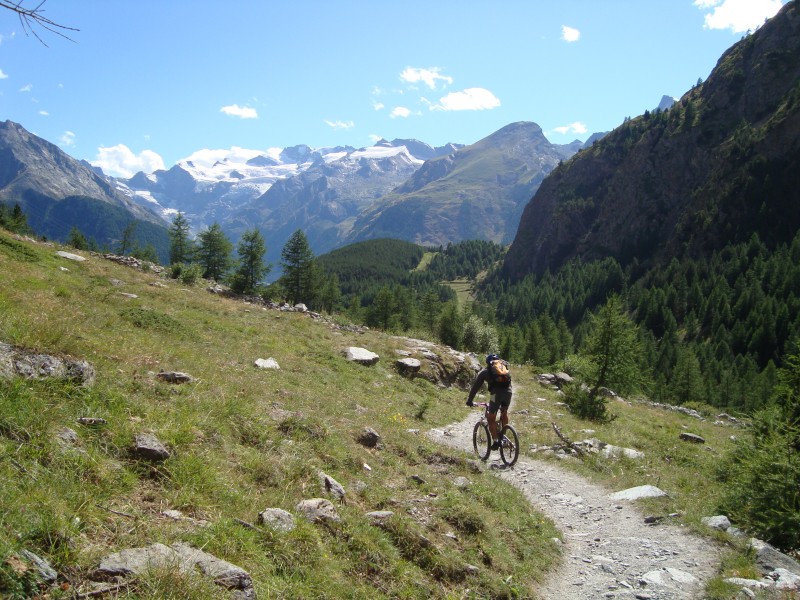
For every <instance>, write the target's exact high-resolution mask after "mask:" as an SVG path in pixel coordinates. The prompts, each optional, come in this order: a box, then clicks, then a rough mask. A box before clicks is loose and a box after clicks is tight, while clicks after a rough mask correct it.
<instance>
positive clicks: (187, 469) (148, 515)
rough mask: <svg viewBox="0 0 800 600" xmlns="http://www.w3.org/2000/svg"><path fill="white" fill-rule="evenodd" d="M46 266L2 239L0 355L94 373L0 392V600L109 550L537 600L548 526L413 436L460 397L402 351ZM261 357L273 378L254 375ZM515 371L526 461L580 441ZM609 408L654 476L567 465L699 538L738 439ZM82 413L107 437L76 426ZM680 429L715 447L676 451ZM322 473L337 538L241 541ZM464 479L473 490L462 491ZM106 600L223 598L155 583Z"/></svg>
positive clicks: (381, 589)
mask: <svg viewBox="0 0 800 600" xmlns="http://www.w3.org/2000/svg"><path fill="white" fill-rule="evenodd" d="M56 250H57V248H56V247H54V246H52V245H45V244H34V243H31V242H25V241H19V240H16V239H13V238H12V237H10V236H9V235H8V234H7V233H5V232H1V231H0V284H2V285H0V341H2V342H5V343H8V344H12V345H14V346H15V347H19V348H24V349H27V350H32V351H36V352H41V353H49V354H55V355H70V356H73V357H77V358H82V359H86V360H88V361H89V362H90V363H91V364H92V365H93V366H94V367H95V369H96V371H97V377H96V382H95V384H94V385H93V386H92V387H90V388H83V387H80V386H77V385H75V384H71V383H63V382H62V383H59V382H53V381H31V380H22V379H19V378H16V379H11V380H0V456H2V457H4V459H3V460H0V481H2V485H0V506H2V507H3V509H2V510H1V511H0V565H2V566H0V592H2V593H3V594H5V595H7V596H10V597H14V596H13V595H11V592H9V590H11V589H12V587H10V586H12V584H14V585H17V588H15V589H17V590H20V589H22V587H20V586H21V585H22V584H21V583H20V581H19V579H20V577H19V576H18V574H15V573H14V571H13V569H11V568H10V567H9V563H8V562H6V561H5V557H7V556H9V555H11V554H15V553H18V552H19V551H21V550H22V549H28V550H30V551H33V552H35V553H37V554H38V555H40V556H43V557H46V558H47V559H48V560H49V561H50V563H51V564H52V565H53V566H54V568H56V570H57V571H58V572H59V575H60V581H61V582H63V583H64V587H65V589H64V590H63V591H54V592H52V593H51V597H53V598H57V597H71V594H73V593H75V592H77V591H85V589H86V587H85V585H86V584H85V581H86V578H87V577H88V575H89V574H90V573H91V572H92V571H93V570H94V569H95V568H96V567H97V564H98V561H99V560H100V559H101V558H102V557H104V556H106V555H108V554H110V553H111V552H115V551H119V550H122V549H125V548H131V547H140V546H146V545H149V544H152V543H155V542H161V543H165V544H170V543H174V542H177V541H183V542H187V543H189V544H191V545H193V546H196V547H202V548H203V549H204V550H205V551H206V552H209V553H211V554H214V555H215V556H217V557H219V558H223V559H225V560H227V561H230V562H232V563H234V564H237V565H239V566H241V567H242V568H244V569H246V570H247V571H248V572H249V573H250V574H251V575H252V577H253V580H254V583H255V589H256V592H257V594H258V597H259V598H278V597H280V598H309V597H314V598H340V597H351V598H376V597H386V598H397V597H402V598H446V597H465V596H467V595H469V594H472V595H474V596H476V597H493V598H513V597H521V598H527V597H535V590H536V587H537V584H536V582H537V581H539V580H541V579H542V578H543V577H545V575H546V572H547V571H548V569H551V568H553V567H554V566H555V565H556V564H557V562H558V560H559V550H558V548H557V546H556V545H554V544H553V543H552V541H551V539H552V538H554V537H557V536H558V535H559V534H558V532H556V531H555V530H554V529H553V528H552V525H551V524H550V523H549V522H548V521H547V520H545V519H544V518H543V517H542V516H541V514H539V513H538V512H536V511H535V510H533V509H532V508H531V506H530V504H528V503H527V501H526V500H525V499H524V498H523V497H522V495H521V494H520V493H518V492H517V491H516V490H515V489H513V488H511V487H510V486H508V485H507V484H505V483H503V482H501V481H499V480H497V479H496V478H494V477H492V476H491V475H490V474H489V473H487V472H486V471H484V470H480V471H476V470H475V469H474V465H473V464H471V463H470V462H469V461H468V457H465V456H463V455H460V454H455V453H453V452H452V451H450V450H446V449H443V448H441V447H439V446H436V445H434V444H433V443H432V442H430V441H428V440H427V439H426V437H425V436H424V431H426V430H427V429H430V428H432V427H436V426H442V425H444V424H447V423H450V422H452V421H454V420H456V419H461V418H462V417H464V416H465V415H466V414H467V413H466V410H467V409H465V408H464V407H463V401H464V397H465V392H464V391H463V390H462V389H459V388H458V387H456V386H454V387H451V388H444V387H441V386H438V385H435V384H432V383H430V382H428V381H425V380H423V379H415V380H409V379H406V378H404V377H401V376H399V374H398V373H397V372H396V370H395V368H394V365H393V363H394V358H395V352H394V351H395V349H399V348H406V345H405V343H404V341H403V340H401V339H399V338H394V337H390V336H387V335H384V334H380V333H378V332H366V333H354V332H351V331H348V330H347V329H338V328H336V327H335V326H333V325H332V324H331V323H326V322H323V321H318V320H314V319H312V318H310V317H309V316H308V315H305V314H300V313H284V312H279V311H274V310H266V309H264V308H262V307H260V306H256V305H250V304H245V303H242V302H239V301H235V300H231V299H225V298H221V297H219V296H217V295H213V294H210V293H208V292H207V291H205V289H204V288H201V287H197V288H191V289H187V288H183V287H181V286H180V285H179V284H177V283H175V282H174V281H167V280H164V281H161V280H159V279H158V278H157V277H156V276H155V275H154V274H152V273H147V272H140V271H135V270H132V269H128V268H125V267H122V266H120V265H117V264H115V263H112V262H109V261H106V260H103V259H100V258H98V257H94V256H93V257H89V259H88V260H87V261H85V262H80V263H78V262H72V261H68V260H65V259H62V258H59V257H57V256H56V255H55V251H56ZM154 283H157V284H158V285H153V284H154ZM126 294H134V295H136V297H135V298H133V297H131V296H129V295H126ZM348 346H362V347H366V348H368V349H370V350H372V351H374V352H377V353H378V354H380V355H381V357H382V358H381V360H380V361H379V363H378V364H377V365H374V366H372V367H364V366H359V365H356V364H354V363H350V362H347V361H346V360H345V359H344V358H343V353H342V351H343V349H344V348H346V347H348ZM269 357H273V358H275V359H276V360H277V362H278V363H279V364H280V366H281V369H280V370H279V371H266V370H258V369H256V368H255V367H254V366H253V363H254V361H255V359H257V358H269ZM446 360H452V359H446ZM162 369H163V370H166V371H183V372H186V373H188V374H190V375H192V376H193V377H195V378H196V379H195V381H194V382H193V383H189V384H185V385H180V386H178V385H170V384H167V383H163V382H160V381H159V380H157V378H156V377H155V373H157V372H158V371H159V370H162ZM515 373H516V374H515V381H516V382H517V385H518V386H519V387H518V391H517V394H516V396H515V406H514V408H515V410H517V411H524V412H523V413H516V414H515V416H514V417H513V418H514V420H515V422H516V423H517V424H518V428H519V430H520V432H521V435H522V436H523V450H526V449H527V448H528V446H529V445H530V444H553V443H556V442H557V441H558V440H557V439H556V438H555V434H554V433H553V432H552V429H551V428H550V425H549V423H550V422H551V421H558V422H559V423H560V424H561V426H562V428H563V430H564V431H565V432H566V433H567V434H569V435H570V436H571V437H572V438H573V439H582V437H581V436H583V437H589V436H588V435H587V434H585V433H582V432H581V430H583V429H585V428H586V427H587V424H586V423H582V422H580V421H577V420H575V419H574V418H572V417H571V416H569V415H568V414H565V413H566V411H565V410H564V408H563V407H562V406H560V405H559V403H558V400H559V398H558V396H557V395H556V394H555V393H554V392H552V391H551V390H549V389H546V388H543V387H541V386H540V385H539V384H538V383H536V381H535V379H534V373H533V372H531V371H530V370H528V369H526V368H523V367H518V368H517V369H516V371H515ZM612 410H613V411H614V412H618V413H619V415H620V418H618V419H617V420H616V421H614V422H613V423H611V424H608V425H601V426H593V427H594V428H595V429H596V430H597V431H596V433H595V434H593V435H595V436H597V437H601V438H602V439H604V441H607V442H609V443H613V444H618V445H623V446H629V447H635V448H638V449H640V450H643V451H644V452H645V454H646V456H647V458H646V460H645V461H642V462H638V463H634V462H632V461H622V462H619V461H603V460H600V459H598V460H592V461H589V462H587V463H586V464H580V463H577V462H575V463H570V466H571V467H572V468H577V469H579V470H582V471H583V472H585V473H587V474H588V475H590V476H592V477H596V478H598V479H600V480H601V481H605V482H607V483H608V484H609V486H610V487H611V488H613V489H621V488H623V487H625V486H628V485H639V484H643V483H653V484H657V485H659V486H661V487H662V488H663V489H666V490H669V491H670V497H669V498H668V499H666V500H661V501H658V502H656V501H653V502H654V504H653V505H652V510H653V511H654V512H657V513H658V514H662V513H663V514H668V513H673V512H677V513H680V515H681V516H680V517H678V518H677V519H678V520H682V521H684V522H686V523H687V524H689V525H691V526H697V523H699V519H700V517H701V516H705V515H709V514H714V503H715V501H716V498H717V497H718V495H719V484H718V483H717V482H716V480H715V479H714V476H713V475H714V469H715V465H716V463H717V462H718V460H719V458H720V457H721V456H722V455H723V454H724V452H725V450H726V448H727V447H728V446H729V445H730V443H731V442H730V440H729V436H730V435H732V434H734V433H736V434H738V432H735V431H731V429H730V428H729V427H723V426H716V425H713V424H712V423H711V422H709V421H704V422H701V421H698V420H696V419H692V418H690V417H687V416H685V415H681V414H677V413H665V412H662V411H660V410H656V409H653V408H649V407H643V406H641V405H638V404H630V405H629V404H624V403H619V406H618V407H617V406H615V407H612ZM87 416H88V417H100V418H103V419H105V420H106V424H104V425H99V426H84V425H80V424H79V423H78V422H77V419H78V418H79V417H87ZM364 427H372V428H373V429H375V430H376V431H377V432H378V433H379V434H380V435H381V436H382V444H381V446H380V447H379V448H375V449H369V448H366V447H365V446H363V445H361V444H359V443H358V441H357V436H358V435H359V433H360V432H361V431H362V429H363V428H364ZM64 428H71V429H73V430H74V431H75V432H76V433H77V436H78V441H77V442H76V444H75V445H74V447H72V448H66V449H65V448H64V447H63V445H62V444H61V443H59V438H58V435H57V434H58V433H59V432H60V431H62V430H63V429H64ZM689 428H691V430H692V431H694V432H696V433H699V434H701V435H703V436H705V437H706V438H707V440H708V444H707V445H706V446H703V447H699V446H695V445H687V444H684V443H681V442H679V441H678V440H677V435H678V433H679V432H680V431H683V430H685V429H689ZM143 431H150V432H153V433H155V434H156V435H157V437H158V438H159V439H160V440H161V441H162V442H164V443H165V445H166V446H167V447H168V448H169V450H170V452H171V457H170V458H168V459H167V460H166V461H164V462H163V463H156V464H153V463H149V462H147V461H143V460H141V459H137V458H135V457H134V456H133V455H132V454H131V452H130V448H131V446H132V443H133V439H134V436H135V435H136V434H137V433H139V432H143ZM526 454H527V453H526ZM321 471H323V472H325V473H327V474H328V475H329V476H331V477H333V478H335V479H336V480H337V481H338V482H340V483H341V484H342V485H343V486H344V488H345V489H346V490H347V495H346V501H345V502H343V503H336V507H337V510H338V512H339V515H340V517H341V520H340V521H339V522H337V523H331V524H328V525H312V524H309V523H306V522H304V521H302V519H298V520H297V528H296V529H295V530H294V531H292V532H289V533H280V532H277V531H273V530H271V529H269V528H268V527H264V526H259V525H255V526H254V527H252V528H250V527H246V526H243V525H242V522H246V523H250V524H255V523H256V517H257V514H258V513H259V512H260V511H263V510H264V509H266V508H270V507H275V508H282V509H284V510H287V511H289V512H295V506H296V504H297V503H298V502H299V501H300V500H303V499H309V498H316V497H321V496H322V497H324V496H325V493H324V491H323V490H322V489H321V485H320V479H319V474H320V472H321ZM460 477H466V478H467V479H468V480H469V481H470V482H471V483H470V484H469V485H467V486H460V485H457V483H458V482H459V479H458V478H460ZM166 510H178V511H181V513H182V514H183V516H184V517H185V518H183V519H180V520H174V519H171V518H168V517H166V516H164V511H166ZM375 510H390V511H393V512H394V515H393V516H392V517H391V518H390V520H389V521H388V522H387V524H386V525H384V526H383V527H377V526H375V525H372V524H371V523H370V520H369V519H368V518H367V517H366V516H365V515H366V513H367V512H369V511H375ZM698 527H699V526H698ZM468 565H474V566H476V567H477V569H470V568H468ZM4 586H5V588H4ZM468 590H469V592H468ZM12 591H13V590H12ZM17 593H18V594H20V595H18V596H16V597H24V592H21V591H18V592H17ZM119 594H120V597H128V598H133V597H138V598H142V597H147V598H149V597H158V598H207V597H210V596H214V597H227V596H225V595H224V594H226V593H225V592H223V591H221V589H220V588H217V587H214V586H211V585H210V584H208V583H207V582H205V581H203V580H197V579H195V578H194V577H190V576H187V575H181V574H177V573H164V572H156V573H152V574H150V575H148V576H143V577H139V578H137V579H136V581H135V582H134V584H133V585H132V586H131V587H129V588H124V589H122V590H120V592H119ZM4 597H5V596H4Z"/></svg>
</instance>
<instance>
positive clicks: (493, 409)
mask: <svg viewBox="0 0 800 600" xmlns="http://www.w3.org/2000/svg"><path fill="white" fill-rule="evenodd" d="M498 408H499V407H498V405H497V401H496V396H495V395H494V394H492V396H491V397H490V399H489V406H487V407H486V420H487V421H489V433H490V434H491V435H492V443H495V442H497V438H498V437H499V436H498V432H497V409H498Z"/></svg>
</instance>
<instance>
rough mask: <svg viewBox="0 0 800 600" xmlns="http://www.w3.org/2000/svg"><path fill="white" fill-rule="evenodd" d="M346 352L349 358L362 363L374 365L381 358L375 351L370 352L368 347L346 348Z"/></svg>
mask: <svg viewBox="0 0 800 600" xmlns="http://www.w3.org/2000/svg"><path fill="white" fill-rule="evenodd" d="M344 353H345V357H346V358H347V360H349V361H350V362H355V363H358V364H360V365H367V366H369V365H374V364H375V363H377V362H378V360H379V359H380V356H378V355H377V354H375V353H374V352H370V351H369V350H367V349H366V348H358V347H356V346H351V347H349V348H346V349H345V351H344Z"/></svg>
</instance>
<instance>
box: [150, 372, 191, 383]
mask: <svg viewBox="0 0 800 600" xmlns="http://www.w3.org/2000/svg"><path fill="white" fill-rule="evenodd" d="M156 379H158V380H159V381H164V382H166V383H175V384H181V383H191V382H193V381H194V377H192V376H191V375H189V374H188V373H181V372H180V371H159V372H158V373H157V374H156Z"/></svg>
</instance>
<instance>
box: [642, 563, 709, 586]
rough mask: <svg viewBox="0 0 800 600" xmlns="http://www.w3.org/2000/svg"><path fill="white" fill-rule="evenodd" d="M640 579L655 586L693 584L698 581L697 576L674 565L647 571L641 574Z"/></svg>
mask: <svg viewBox="0 0 800 600" xmlns="http://www.w3.org/2000/svg"><path fill="white" fill-rule="evenodd" d="M642 580H643V581H644V582H645V583H646V584H648V585H657V586H672V585H675V584H678V585H687V584H695V583H697V582H698V579H697V577H695V576H694V575H692V574H691V573H687V572H686V571H681V570H680V569H675V568H674V567H665V568H663V569H658V570H657V571H649V572H647V573H645V574H644V575H642Z"/></svg>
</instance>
